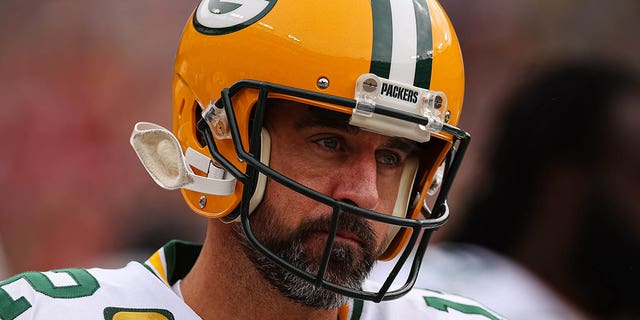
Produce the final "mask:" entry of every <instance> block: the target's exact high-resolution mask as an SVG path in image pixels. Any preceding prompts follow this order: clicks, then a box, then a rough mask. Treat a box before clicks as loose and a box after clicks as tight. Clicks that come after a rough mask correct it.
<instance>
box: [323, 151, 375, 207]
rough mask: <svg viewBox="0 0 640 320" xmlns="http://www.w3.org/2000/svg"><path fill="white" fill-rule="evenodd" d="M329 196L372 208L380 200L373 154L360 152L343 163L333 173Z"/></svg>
mask: <svg viewBox="0 0 640 320" xmlns="http://www.w3.org/2000/svg"><path fill="white" fill-rule="evenodd" d="M333 180H334V185H333V192H332V194H331V196H332V197H333V198H335V199H337V200H342V201H346V202H350V203H355V204H356V205H357V206H358V207H360V208H364V209H370V210H373V209H375V208H376V207H377V205H378V203H379V201H380V195H379V193H378V186H377V162H376V159H375V156H374V155H373V154H370V155H368V154H362V155H360V156H358V157H354V158H352V159H350V161H347V162H345V163H343V164H342V165H341V166H340V167H339V168H338V170H336V172H335V175H334V178H333Z"/></svg>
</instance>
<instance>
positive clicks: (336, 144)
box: [313, 137, 341, 151]
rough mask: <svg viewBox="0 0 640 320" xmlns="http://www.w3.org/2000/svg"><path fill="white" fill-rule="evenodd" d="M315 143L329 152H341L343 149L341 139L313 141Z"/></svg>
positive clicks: (332, 138)
mask: <svg viewBox="0 0 640 320" xmlns="http://www.w3.org/2000/svg"><path fill="white" fill-rule="evenodd" d="M313 143H315V144H317V145H318V146H320V147H321V148H323V149H326V150H327V151H339V150H340V147H341V144H340V141H339V139H338V138H334V137H331V138H321V139H316V140H314V141H313Z"/></svg>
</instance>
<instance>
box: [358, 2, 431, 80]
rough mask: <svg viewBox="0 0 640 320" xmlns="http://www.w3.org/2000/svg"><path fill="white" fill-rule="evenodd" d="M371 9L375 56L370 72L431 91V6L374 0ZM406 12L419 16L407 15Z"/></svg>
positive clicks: (373, 55)
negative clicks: (429, 7)
mask: <svg viewBox="0 0 640 320" xmlns="http://www.w3.org/2000/svg"><path fill="white" fill-rule="evenodd" d="M371 9H372V13H373V53H372V57H371V69H370V72H371V73H374V74H376V75H378V76H380V77H383V78H387V79H391V80H394V81H398V82H403V83H407V84H413V85H414V86H416V87H420V88H424V89H428V88H429V84H430V78H431V59H432V56H433V43H432V37H431V23H430V21H431V19H430V18H429V9H428V7H427V3H426V2H423V1H414V0H397V1H390V0H373V1H371ZM406 12H414V13H415V14H414V15H411V14H409V15H407V14H406ZM408 39H410V41H407V40H408Z"/></svg>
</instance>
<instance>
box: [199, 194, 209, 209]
mask: <svg viewBox="0 0 640 320" xmlns="http://www.w3.org/2000/svg"><path fill="white" fill-rule="evenodd" d="M198 204H199V205H200V209H204V206H206V205H207V197H205V196H200V201H199V203H198Z"/></svg>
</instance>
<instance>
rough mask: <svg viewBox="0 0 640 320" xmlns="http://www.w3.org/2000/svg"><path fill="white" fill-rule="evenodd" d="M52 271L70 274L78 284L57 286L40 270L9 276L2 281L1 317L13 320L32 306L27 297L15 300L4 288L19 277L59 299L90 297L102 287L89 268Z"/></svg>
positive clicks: (37, 289) (43, 292)
mask: <svg viewBox="0 0 640 320" xmlns="http://www.w3.org/2000/svg"><path fill="white" fill-rule="evenodd" d="M52 272H55V273H66V274H68V275H69V276H70V277H71V278H73V280H74V281H75V282H76V284H75V285H71V286H61V287H57V286H55V285H54V284H53V282H51V280H49V278H47V276H46V275H45V274H43V273H40V272H25V273H22V274H19V275H16V276H14V277H12V278H9V279H7V280H6V281H3V282H0V319H3V320H13V319H15V318H16V317H18V316H19V315H20V314H22V313H23V312H25V311H27V309H29V308H31V303H29V301H27V299H26V298H25V297H20V298H18V299H17V300H14V299H13V298H11V296H10V295H9V294H8V293H7V292H6V291H5V290H4V289H2V287H3V286H5V285H7V284H9V283H12V282H14V281H17V280H19V279H25V280H26V281H27V282H29V285H31V287H32V288H33V289H34V290H36V291H37V292H40V293H42V294H44V295H46V296H49V297H52V298H59V299H71V298H80V297H88V296H90V295H92V294H93V293H94V292H96V290H98V288H100V285H99V284H98V281H97V280H96V278H94V277H93V276H92V275H91V274H90V273H89V272H88V271H87V270H84V269H62V270H54V271H52Z"/></svg>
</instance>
